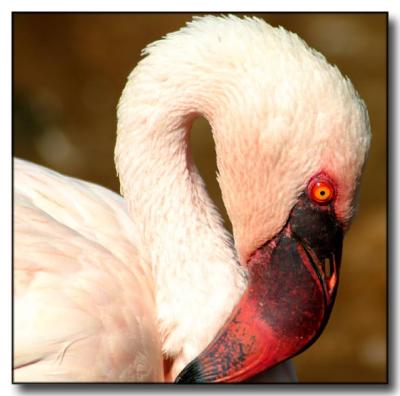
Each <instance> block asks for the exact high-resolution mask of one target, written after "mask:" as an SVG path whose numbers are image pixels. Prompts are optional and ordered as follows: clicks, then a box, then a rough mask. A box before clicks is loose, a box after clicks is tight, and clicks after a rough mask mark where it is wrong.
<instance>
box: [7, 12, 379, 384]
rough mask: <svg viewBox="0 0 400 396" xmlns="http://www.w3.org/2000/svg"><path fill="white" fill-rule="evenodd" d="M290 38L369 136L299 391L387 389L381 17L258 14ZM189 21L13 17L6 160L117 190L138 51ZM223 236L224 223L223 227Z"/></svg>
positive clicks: (206, 168) (301, 362) (207, 140)
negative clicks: (318, 63) (363, 111)
mask: <svg viewBox="0 0 400 396" xmlns="http://www.w3.org/2000/svg"><path fill="white" fill-rule="evenodd" d="M258 15H259V16H260V17H262V18H264V19H265V20H266V21H267V22H269V23H271V24H272V25H282V26H283V27H285V28H286V29H288V30H291V31H294V32H296V33H298V34H299V35H300V36H301V37H302V38H303V39H305V40H306V41H307V42H308V44H309V45H310V46H312V47H314V48H316V49H317V50H319V51H320V52H322V53H323V54H324V55H325V56H326V57H327V58H328V61H330V62H331V63H334V64H336V65H338V67H339V68H340V69H341V71H342V72H343V73H344V74H346V75H348V76H349V77H350V79H351V80H352V81H353V83H354V85H355V87H356V88H357V89H358V91H359V93H360V95H361V96H362V97H363V98H364V100H365V101H366V103H367V106H368V109H369V113H370V118H371V124H372V132H373V140H372V147H371V152H370V158H369V161H368V164H367V166H366V170H365V175H364V177H363V184H362V194H361V204H360V209H359V215H358V217H357V218H356V220H355V221H354V224H353V226H352V228H351V230H350V231H349V233H348V235H347V238H346V240H345V247H344V257H343V262H342V272H341V285H340V287H339V293H338V298H337V301H336V305H335V308H334V311H333V314H332V316H331V319H330V322H329V324H328V326H327V328H326V330H325V332H324V333H323V335H322V336H321V338H320V339H319V340H318V342H317V343H316V344H314V345H313V346H312V347H311V348H309V349H308V350H307V351H305V352H304V353H302V354H301V355H300V356H298V357H297V358H295V362H296V365H297V369H298V377H299V380H300V381H302V382H382V381H385V380H386V29H387V25H386V15H385V14H336V13H332V14H290V13H287V14H280V13H275V14H258ZM190 19H191V15H189V14H14V16H13V33H14V45H13V72H14V74H13V121H14V124H13V125H14V127H13V136H14V154H15V155H16V156H18V157H22V158H25V159H29V160H31V161H34V162H37V163H40V164H43V165H45V166H48V167H51V168H54V169H56V170H58V171H60V172H63V173H66V174H68V175H73V176H76V177H79V178H83V179H86V180H90V181H94V182H96V183H99V184H102V185H105V186H107V187H109V188H111V189H113V190H115V191H118V180H117V178H116V172H115V169H114V163H113V146H114V141H115V125H116V120H115V107H116V104H117V101H118V97H119V94H120V92H121V90H122V88H123V86H124V83H125V79H126V76H127V75H128V73H129V72H130V70H131V69H132V68H133V67H134V66H135V64H136V63H137V62H138V60H139V57H140V51H141V49H142V48H143V47H144V46H145V45H146V44H148V43H149V42H151V41H153V40H156V39H158V38H160V37H161V36H162V35H164V34H165V33H167V32H170V31H173V30H176V29H178V28H179V27H181V26H182V25H183V24H184V23H185V22H186V21H188V20H190ZM209 130H210V128H209V126H208V124H207V123H206V122H205V121H204V120H198V121H197V122H196V123H195V126H194V131H193V133H192V137H191V141H192V150H193V152H194V156H195V159H196V162H197V164H198V166H199V168H200V171H201V172H202V174H203V176H204V178H205V179H206V183H207V186H208V189H209V192H210V194H211V196H212V198H213V199H214V200H215V202H216V203H217V204H218V206H219V208H220V210H221V212H222V213H223V214H224V215H225V211H224V208H223V205H222V202H221V197H220V192H219V188H218V185H217V183H216V181H215V172H216V166H215V153H214V149H213V142H212V138H211V134H210V132H209ZM227 227H229V222H228V221H227Z"/></svg>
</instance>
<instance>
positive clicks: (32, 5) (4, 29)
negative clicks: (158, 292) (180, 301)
mask: <svg viewBox="0 0 400 396" xmlns="http://www.w3.org/2000/svg"><path fill="white" fill-rule="evenodd" d="M399 8H400V1H399V0H381V1H378V0H354V1H350V0H335V1H333V0H317V1H316V0H301V1H299V0H277V1H267V0H264V1H260V0H246V1H240V2H239V1H232V0H220V1H218V3H216V2H215V1H212V0H204V1H202V2H195V1H189V0H186V1H182V0H180V1H178V0H172V1H165V0H148V1H143V0H141V1H136V0H130V1H128V0H113V1H109V0H95V1H93V0H58V1H57V0H51V1H50V0H39V1H37V0H36V1H32V0H19V1H11V0H1V1H0V54H1V57H0V59H1V61H0V71H1V72H0V88H1V95H0V128H1V129H0V175H1V178H0V186H1V189H0V225H1V229H0V252H1V256H0V257H1V260H0V263H1V273H0V275H1V276H0V279H1V287H0V293H1V297H0V313H1V321H0V329H1V333H0V340H1V347H0V351H1V355H0V376H1V377H0V393H1V395H5V396H7V395H17V394H26V393H31V392H30V391H29V390H27V389H25V390H24V389H23V388H21V387H20V386H16V385H11V346H10V340H11V328H10V327H11V326H10V317H11V307H10V296H11V285H10V279H11V248H10V247H11V225H10V224H11V188H10V187H11V157H10V156H11V12H13V11H191V12H193V11H200V12H201V11H232V12H234V11H252V12H256V11H303V12H304V11H358V12H360V11H389V21H390V24H391V25H392V27H393V29H392V30H393V31H394V35H393V36H391V39H392V40H394V43H395V45H394V46H393V48H396V51H395V53H393V54H391V56H392V57H393V59H392V62H391V64H392V65H397V67H398V68H399V67H400V63H399V37H398V36H399V26H398V20H399ZM392 74H396V78H393V76H392V79H391V80H390V81H391V82H393V81H394V82H396V86H395V87H393V93H395V95H393V97H394V98H398V92H399V78H398V70H392ZM396 105H397V108H396V107H395V106H396ZM391 111H392V112H393V113H394V114H395V115H394V117H392V121H394V122H393V125H392V130H391V132H392V133H393V134H394V133H396V134H399V130H398V128H397V130H395V129H394V127H398V125H399V124H398V122H397V114H396V113H398V112H399V111H400V107H399V106H398V103H395V104H392V106H391ZM399 142H400V138H397V139H396V143H397V147H396V148H395V157H398V155H397V154H398V153H399V147H398V146H399ZM393 159H394V160H395V161H393V163H392V165H396V169H392V172H393V176H392V178H391V179H392V181H394V180H395V178H397V179H399V176H398V175H399V169H398V166H397V165H398V164H399V160H396V159H395V158H392V160H393ZM395 184H396V188H395V189H394V191H393V193H392V202H391V203H392V209H393V207H394V206H395V205H396V204H397V202H395V199H396V198H397V201H398V199H399V198H400V197H399V194H398V189H397V187H398V182H397V183H395ZM396 206H397V205H396ZM393 215H395V218H394V216H393V217H392V218H391V219H390V220H391V221H392V222H394V223H395V224H396V225H395V226H394V227H392V228H391V229H392V230H394V231H395V233H394V235H393V239H392V242H393V247H395V246H398V245H399V232H398V228H397V227H398V224H399V211H398V210H393ZM397 251H398V249H397V248H395V249H392V253H393V254H392V257H391V259H392V265H393V267H395V266H396V265H399V264H400V263H399V260H397V258H398V255H397ZM399 273H400V271H399V270H394V271H393V270H392V275H397V276H396V280H395V281H394V282H393V283H392V285H398V284H399V276H398V274H399ZM395 289H397V287H395ZM397 301H398V300H397V292H396V291H395V290H392V303H395V305H397V304H396V302H397ZM394 311H397V309H394V310H393V311H392V312H394ZM395 316H396V317H395V318H392V319H395V320H396V323H394V325H393V323H392V326H391V329H392V333H393V334H392V347H396V350H391V353H392V359H393V360H395V361H396V360H397V359H396V357H398V356H399V354H398V352H399V351H398V348H397V346H398V345H399V342H396V340H395V338H396V333H398V332H397V331H395V329H399V326H398V321H399V317H400V315H398V314H396V315H395ZM393 341H394V342H393ZM393 366H394V365H393ZM393 368H394V370H393V372H392V375H393V377H392V380H393V384H394V385H395V386H394V387H392V386H391V387H390V388H391V391H390V393H391V392H395V393H397V389H396V388H397V386H396V384H397V380H396V378H397V374H398V369H397V367H393ZM67 389H68V388H67ZM286 389H287V388H286ZM199 390H200V389H199V388H196V389H190V388H183V389H182V390H181V391H183V392H184V393H186V392H187V391H189V392H195V393H199ZM217 390H218V389H217ZM217 390H216V391H212V392H210V389H209V388H204V391H207V393H211V394H216V393H217ZM219 390H221V389H219ZM225 390H226V391H228V392H229V393H231V392H233V393H235V392H234V391H235V389H232V388H228V389H225ZM255 390H256V389H255V388H252V391H255ZM290 390H292V391H294V390H295V388H289V390H283V389H282V388H281V390H280V391H279V394H286V393H289V391H290ZM296 390H297V391H298V390H300V391H301V392H302V393H303V392H306V393H308V392H312V393H314V391H313V390H312V389H306V388H304V387H300V388H297V389H296ZM387 390H389V389H387ZM61 391H63V393H64V394H65V393H70V392H71V393H74V395H79V394H86V393H101V395H112V394H118V393H124V394H125V393H133V392H135V393H138V392H139V393H142V392H141V391H140V390H139V389H135V388H128V389H127V388H119V389H115V388H107V387H106V388H104V391H101V392H99V391H98V390H94V389H90V387H88V388H80V389H76V388H75V389H74V388H70V392H69V391H67V390H66V388H65V387H64V388H59V390H55V389H54V388H51V390H49V392H46V394H59V393H61ZM164 391H167V392H168V391H169V392H174V393H175V392H178V389H176V388H175V387H174V388H172V387H170V388H169V389H165V388H163V389H161V388H160V393H161V392H164ZM236 391H240V393H242V392H243V391H244V388H242V389H241V390H240V388H239V389H236ZM259 391H260V392H263V393H264V392H268V393H270V394H273V393H277V392H276V388H275V390H273V389H269V388H268V387H267V388H266V387H260V388H259ZM354 391H356V392H357V393H364V392H365V393H367V392H368V393H370V391H372V393H383V392H385V391H384V390H383V389H382V388H371V389H370V390H369V391H368V390H366V389H365V390H361V392H360V389H358V390H356V388H353V387H348V388H347V389H343V388H342V387H341V388H336V389H335V388H334V387H333V388H330V389H329V393H336V392H337V393H338V394H339V393H340V394H341V395H346V394H350V393H353V392H354ZM32 392H34V389H32ZM154 392H156V391H154ZM169 392H168V393H169ZM315 392H316V393H320V392H321V389H320V388H319V389H315ZM35 393H38V394H41V393H44V392H42V391H41V390H39V389H38V390H37V392H35ZM143 393H144V392H143ZM146 393H149V392H146ZM150 393H152V391H151V392H150ZM157 393H158V392H157ZM201 393H203V392H201ZM385 393H386V392H385Z"/></svg>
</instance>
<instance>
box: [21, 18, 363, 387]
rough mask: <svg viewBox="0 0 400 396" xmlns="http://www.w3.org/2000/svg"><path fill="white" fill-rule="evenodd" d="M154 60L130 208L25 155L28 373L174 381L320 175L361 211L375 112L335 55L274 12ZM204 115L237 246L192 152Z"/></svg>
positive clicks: (119, 151) (157, 48) (136, 81)
mask: <svg viewBox="0 0 400 396" xmlns="http://www.w3.org/2000/svg"><path fill="white" fill-rule="evenodd" d="M145 55H146V57H145V58H144V59H143V60H142V61H141V62H140V63H139V65H138V66H137V67H136V68H135V69H134V71H133V72H132V74H131V75H130V77H129V81H128V83H127V85H126V87H125V89H124V92H123V94H122V97H121V101H120V104H119V107H118V138H117V144H116V151H115V159H116V166H117V170H118V173H119V176H120V180H121V188H122V192H123V195H124V197H125V201H124V199H122V198H121V197H120V196H118V195H117V194H114V193H112V192H110V191H108V190H106V189H104V188H102V187H99V186H96V185H94V184H90V183H87V182H83V181H79V180H76V179H72V178H68V177H65V176H62V175H60V174H57V173H55V172H52V171H50V170H48V169H46V168H43V167H40V166H37V165H33V164H30V163H28V162H25V161H21V160H15V249H14V250H15V292H16V296H15V327H14V328H15V357H14V359H15V360H14V363H15V366H16V370H15V380H16V381H139V382H140V381H145V382H148V381H163V380H171V379H174V378H175V376H176V375H177V373H179V371H180V370H181V369H182V368H183V367H184V366H185V365H186V364H187V363H188V362H189V361H190V360H191V359H193V358H194V357H195V356H197V355H198V354H199V353H200V352H201V351H202V350H203V349H204V348H205V347H206V346H207V344H208V343H209V342H210V340H211V339H212V338H213V337H214V335H215V334H216V332H217V331H218V329H219V328H220V327H221V325H222V324H223V322H224V320H225V319H226V318H227V316H228V315H229V313H230V312H231V310H232V308H233V307H234V306H235V304H236V302H237V301H238V299H239V298H240V296H241V294H242V292H243V290H244V288H245V287H246V272H245V269H244V267H242V266H240V264H242V265H245V263H246V262H247V259H248V257H249V255H250V254H251V253H252V252H253V251H254V249H255V248H257V247H258V246H260V245H261V244H262V243H264V242H265V241H267V240H269V239H271V238H272V237H273V236H274V235H275V234H276V232H278V231H279V230H280V229H281V228H282V226H283V225H284V224H285V222H286V219H287V217H288V215H289V212H290V209H291V208H292V207H293V205H294V203H295V201H296V198H297V196H298V194H299V193H300V192H301V191H302V190H303V189H304V188H305V186H306V184H307V181H308V180H309V178H310V177H311V176H312V175H313V174H315V173H316V172H317V171H318V170H320V169H325V170H327V171H329V172H331V173H332V174H333V175H334V178H335V180H336V182H337V184H338V186H339V187H340V188H339V194H338V197H337V201H336V212H337V213H338V215H339V216H340V219H341V220H342V221H343V223H346V224H347V223H348V221H349V220H350V219H351V217H352V214H353V207H354V205H353V203H354V202H353V197H354V195H355V192H356V189H357V185H358V182H359V177H360V174H361V169H362V165H363V163H364V160H365V156H366V153H367V151H368V147H369V139H370V132H369V122H368V116H367V113H366V109H365V106H364V104H363V102H362V101H361V100H360V99H359V97H358V95H357V93H356V92H355V90H354V88H353V87H352V85H351V83H350V82H349V80H348V79H344V78H343V77H342V76H341V75H340V73H339V71H338V70H337V68H334V67H332V66H330V65H329V64H328V63H327V62H326V60H325V59H324V58H323V57H322V56H321V55H320V54H319V53H317V52H315V51H314V50H311V49H310V48H309V47H308V46H307V45H306V44H305V43H304V42H303V41H301V40H300V39H299V38H298V37H297V36H296V35H294V34H291V33H288V32H286V31H285V30H284V29H282V28H279V29H275V28H272V27H270V26H269V25H267V24H266V23H265V22H263V21H261V20H259V19H255V18H254V19H249V18H248V19H239V18H236V17H232V16H230V17H226V18H217V17H210V16H209V17H204V18H199V19H196V20H195V21H194V22H192V23H190V24H189V25H188V26H187V27H185V28H183V29H181V30H180V31H178V32H176V33H172V34H169V35H168V36H167V37H166V38H164V39H163V40H161V41H159V42H156V43H154V44H152V45H150V46H148V47H147V49H146V50H145ZM198 115H204V116H205V117H206V118H207V119H208V121H209V122H210V124H211V126H212V129H213V136H214V140H215V143H216V152H217V164H218V170H219V178H218V179H219V183H220V186H221V190H222V194H223V199H224V203H225V205H226V207H227V211H228V214H229V216H230V219H231V222H232V225H233V231H234V243H235V248H234V247H233V246H232V243H231V242H230V237H229V235H228V234H227V232H226V231H225V230H224V228H223V225H222V221H221V219H220V216H219V214H218V212H217V211H216V209H215V207H214V205H213V203H212V202H211V200H210V198H209V197H208V195H207V193H206V190H205V188H204V184H203V181H202V180H201V177H200V176H199V174H198V172H197V170H196V167H195V165H194V163H193V162H192V159H191V157H190V153H189V150H188V146H187V142H188V133H189V131H190V127H191V124H192V122H193V120H194V119H195V117H197V116H198ZM125 202H126V203H125ZM163 355H164V357H166V356H168V357H170V358H172V359H173V365H172V369H171V372H170V373H169V374H168V376H167V377H165V376H164V371H163ZM274 374H276V377H275V379H276V380H279V379H281V380H282V379H283V380H287V379H290V378H292V377H293V375H292V373H291V372H288V371H287V368H286V367H283V368H281V369H279V368H278V369H277V370H275V373H274ZM268 379H269V380H271V379H274V378H268Z"/></svg>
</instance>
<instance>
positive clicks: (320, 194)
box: [308, 179, 335, 204]
mask: <svg viewBox="0 0 400 396" xmlns="http://www.w3.org/2000/svg"><path fill="white" fill-rule="evenodd" d="M308 191H309V196H310V198H311V199H312V200H313V201H314V202H317V203H319V204H327V203H329V202H331V201H332V199H333V197H334V193H335V190H334V188H333V185H332V184H331V183H330V182H329V181H328V180H318V179H317V180H313V181H311V183H310V186H309V189H308Z"/></svg>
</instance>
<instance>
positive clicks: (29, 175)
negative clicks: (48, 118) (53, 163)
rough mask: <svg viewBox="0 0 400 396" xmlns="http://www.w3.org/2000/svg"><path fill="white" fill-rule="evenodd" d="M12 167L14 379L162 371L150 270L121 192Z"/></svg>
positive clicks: (152, 375) (155, 377) (149, 377)
mask: <svg viewBox="0 0 400 396" xmlns="http://www.w3.org/2000/svg"><path fill="white" fill-rule="evenodd" d="M14 167H15V186H16V187H15V195H14V198H15V219H14V221H15V222H14V226H15V247H14V249H15V266H14V271H15V272H14V281H15V291H16V295H15V297H16V299H15V304H16V305H15V340H14V341H15V344H14V345H15V360H14V364H15V369H16V370H15V374H14V375H15V376H14V379H15V380H16V381H32V380H34V381H44V382H47V381H55V380H56V381H74V380H76V381H108V382H115V381H130V380H132V379H134V380H135V381H139V382H146V381H156V382H157V381H162V380H163V373H162V355H161V345H160V341H159V335H158V331H157V328H156V318H155V300H154V293H153V290H154V287H153V285H152V277H151V274H150V273H149V272H150V271H149V268H148V267H146V266H144V265H142V263H141V260H140V258H139V256H138V252H137V250H136V248H135V245H136V241H135V233H134V228H135V227H134V224H133V223H132V221H131V220H130V218H129V216H128V215H127V211H126V206H125V204H124V201H123V199H122V198H121V197H120V196H118V195H117V194H115V193H113V192H111V191H109V190H107V189H105V188H103V187H100V186H97V185H94V184H91V183H87V182H84V181H81V180H77V179H73V178H69V177H65V176H62V175H60V174H58V173H56V172H53V171H50V170H49V169H46V168H44V167H41V166H37V165H34V164H31V163H29V162H26V161H22V160H15V162H14ZM88 367H90V370H88Z"/></svg>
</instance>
